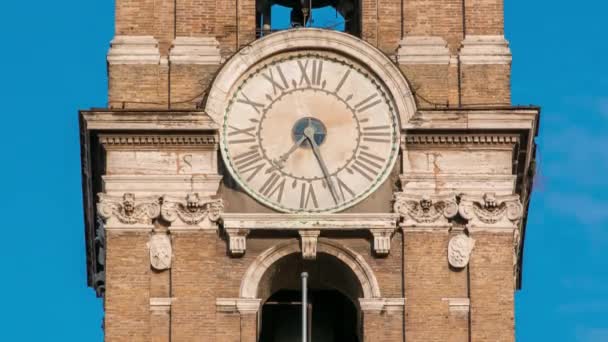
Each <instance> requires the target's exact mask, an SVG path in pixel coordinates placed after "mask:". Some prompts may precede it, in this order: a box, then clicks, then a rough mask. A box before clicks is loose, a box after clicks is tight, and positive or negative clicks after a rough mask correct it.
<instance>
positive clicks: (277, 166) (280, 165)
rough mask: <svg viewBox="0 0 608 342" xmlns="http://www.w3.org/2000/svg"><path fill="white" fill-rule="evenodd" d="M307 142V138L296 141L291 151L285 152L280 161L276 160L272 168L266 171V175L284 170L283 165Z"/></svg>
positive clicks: (303, 137)
mask: <svg viewBox="0 0 608 342" xmlns="http://www.w3.org/2000/svg"><path fill="white" fill-rule="evenodd" d="M304 140H306V137H305V136H302V137H301V138H300V139H299V140H298V141H296V142H295V143H294V144H293V146H291V148H290V149H289V151H287V152H285V153H284V154H283V155H281V156H280V157H279V159H275V160H273V161H272V164H273V165H272V167H271V168H270V169H268V170H267V171H266V173H269V172H272V171H274V170H278V169H281V168H283V166H284V165H283V164H285V162H286V161H287V158H289V156H290V155H291V154H292V153H293V152H294V151H295V150H297V149H298V147H300V145H302V143H303V142H304Z"/></svg>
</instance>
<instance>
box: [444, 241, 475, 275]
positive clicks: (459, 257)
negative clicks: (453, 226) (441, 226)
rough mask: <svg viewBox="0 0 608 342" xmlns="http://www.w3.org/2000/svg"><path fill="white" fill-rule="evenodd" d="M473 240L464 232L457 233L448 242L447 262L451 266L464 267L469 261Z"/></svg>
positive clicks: (473, 245) (473, 244)
mask: <svg viewBox="0 0 608 342" xmlns="http://www.w3.org/2000/svg"><path fill="white" fill-rule="evenodd" d="M473 247H475V240H474V239H472V238H470V237H468V236H467V235H465V234H458V235H456V236H454V237H453V238H451V239H450V242H449V243H448V262H449V263H450V265H451V266H452V267H455V268H464V267H466V266H467V264H468V263H469V258H470V256H471V251H473Z"/></svg>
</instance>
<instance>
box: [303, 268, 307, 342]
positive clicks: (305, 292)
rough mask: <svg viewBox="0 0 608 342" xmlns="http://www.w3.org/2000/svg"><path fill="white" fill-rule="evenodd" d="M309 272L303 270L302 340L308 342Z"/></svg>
mask: <svg viewBox="0 0 608 342" xmlns="http://www.w3.org/2000/svg"><path fill="white" fill-rule="evenodd" d="M307 281H308V273H306V272H302V342H308V339H307V338H306V334H307V333H308V325H307V324H306V320H307V318H308V310H307V309H308V297H307V292H308V284H307Z"/></svg>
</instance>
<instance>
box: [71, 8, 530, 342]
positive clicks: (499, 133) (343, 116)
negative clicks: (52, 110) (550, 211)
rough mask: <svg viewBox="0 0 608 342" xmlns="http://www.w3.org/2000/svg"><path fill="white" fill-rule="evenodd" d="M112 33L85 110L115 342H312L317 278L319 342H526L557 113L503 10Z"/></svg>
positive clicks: (346, 11)
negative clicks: (524, 75) (543, 102)
mask: <svg viewBox="0 0 608 342" xmlns="http://www.w3.org/2000/svg"><path fill="white" fill-rule="evenodd" d="M327 10H331V11H335V17H336V18H337V19H336V20H337V23H336V24H327V25H320V24H318V22H319V19H322V18H323V14H320V13H322V11H326V12H325V13H327ZM332 13H333V12H332ZM332 15H333V14H332ZM282 22H286V23H287V24H285V25H286V26H285V27H283V28H281V29H279V28H280V27H281V24H280V23H282ZM115 31H116V35H115V37H114V39H113V40H112V42H111V44H110V49H109V52H108V56H107V60H108V82H109V85H108V87H109V88H108V89H109V99H108V107H107V108H103V109H91V110H82V111H81V112H80V130H81V147H82V177H83V192H84V211H85V232H86V241H85V242H86V251H87V266H88V282H89V285H90V286H91V287H92V288H94V289H95V291H96V292H97V294H98V296H99V297H100V298H102V300H103V301H104V310H105V318H104V324H103V326H104V332H105V340H106V341H109V342H117V341H129V342H131V341H155V342H169V341H172V342H178V341H184V342H190V341H217V342H224V341H225V342H237V341H240V342H254V341H262V342H272V341H282V342H283V341H301V337H300V332H301V330H302V327H301V323H300V322H301V321H300V319H301V302H300V298H301V294H302V287H301V285H300V274H301V273H302V272H307V273H308V274H309V276H308V291H307V294H308V298H309V302H308V306H307V318H308V320H307V326H306V327H305V328H306V329H307V331H308V332H309V336H310V340H311V341H315V342H323V341H328V342H329V341H332V342H334V341H335V342H351V341H352V342H363V341H387V342H396V341H408V342H417V341H442V342H443V341H454V342H457V341H462V342H465V341H474V342H477V341H479V342H481V341H493V342H494V341H513V340H514V338H515V337H514V335H515V333H514V328H515V327H514V293H515V291H516V290H517V289H519V288H520V287H521V284H522V280H521V274H522V251H523V237H524V235H525V229H526V215H527V210H528V202H529V199H530V196H531V189H532V182H533V175H534V165H535V149H536V147H535V142H534V139H535V137H536V134H537V132H538V119H539V112H540V110H539V108H537V107H520V106H513V105H511V101H510V70H511V53H510V49H509V45H508V42H507V41H506V40H505V38H504V30H503V3H502V0H484V1H480V0H464V1H461V0H458V1H453V0H449V1H445V0H442V1H439V0H338V1H325V0H302V1H299V0H218V1H185V0H171V1H169V0H159V1H147V0H117V1H116V26H115Z"/></svg>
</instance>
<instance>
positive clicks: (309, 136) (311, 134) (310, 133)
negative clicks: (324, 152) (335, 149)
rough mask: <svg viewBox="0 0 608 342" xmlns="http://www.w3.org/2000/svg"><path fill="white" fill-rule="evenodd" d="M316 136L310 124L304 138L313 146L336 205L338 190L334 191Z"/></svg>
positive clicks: (305, 130)
mask: <svg viewBox="0 0 608 342" xmlns="http://www.w3.org/2000/svg"><path fill="white" fill-rule="evenodd" d="M314 135H315V128H314V127H312V125H311V124H310V122H309V123H308V127H306V128H305V129H304V136H305V137H306V138H307V139H308V141H309V142H310V145H311V146H312V151H313V153H314V154H315V157H317V160H318V161H319V165H320V166H321V171H323V175H324V176H325V180H326V181H327V185H328V186H329V192H330V193H331V197H333V199H334V202H335V203H336V204H338V196H337V195H336V190H335V189H334V183H333V182H332V181H331V178H330V176H329V171H327V166H325V162H324V161H323V157H321V151H319V146H318V145H317V142H316V141H315V139H314Z"/></svg>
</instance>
